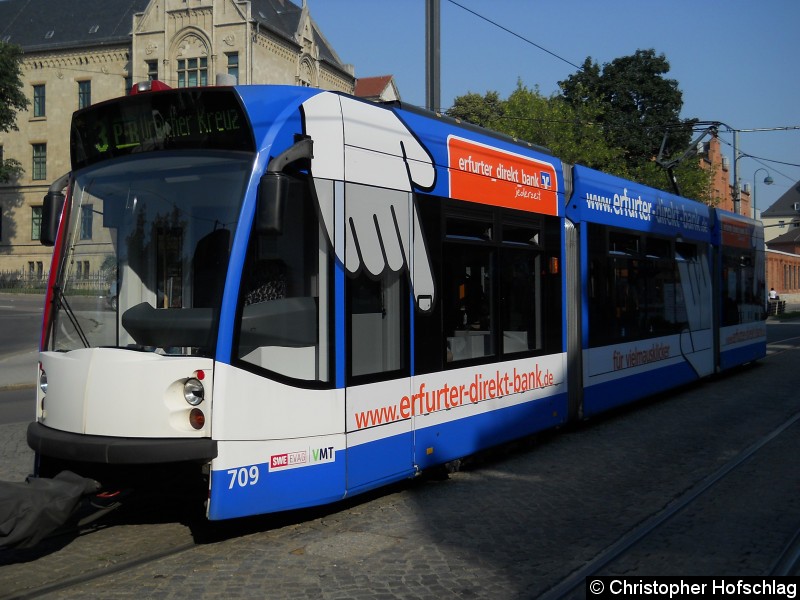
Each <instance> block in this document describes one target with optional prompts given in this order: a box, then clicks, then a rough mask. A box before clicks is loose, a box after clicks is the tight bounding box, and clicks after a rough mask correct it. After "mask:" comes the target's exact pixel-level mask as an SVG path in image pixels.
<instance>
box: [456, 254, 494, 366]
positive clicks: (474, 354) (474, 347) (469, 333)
mask: <svg viewBox="0 0 800 600" xmlns="http://www.w3.org/2000/svg"><path fill="white" fill-rule="evenodd" d="M493 255H494V252H493V250H492V248H487V247H479V246H472V245H462V244H447V245H446V247H445V250H444V294H445V298H444V300H445V303H446V304H445V331H446V332H447V334H446V335H447V360H448V362H451V361H452V362H458V361H462V360H468V359H473V358H483V357H485V356H491V355H493V354H495V347H494V331H495V328H496V325H495V323H494V322H493V318H492V313H493V311H492V304H493V300H494V298H493V291H494V290H493V287H494V281H493V279H494V268H493V264H492V263H493Z"/></svg>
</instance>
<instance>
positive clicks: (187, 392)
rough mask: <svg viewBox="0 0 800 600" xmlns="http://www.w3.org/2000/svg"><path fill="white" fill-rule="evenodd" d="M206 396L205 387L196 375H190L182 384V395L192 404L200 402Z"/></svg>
mask: <svg viewBox="0 0 800 600" xmlns="http://www.w3.org/2000/svg"><path fill="white" fill-rule="evenodd" d="M205 396H206V391H205V388H203V384H202V383H200V380H199V379H197V378H196V377H190V378H189V379H187V380H186V383H184V384H183V397H184V398H185V399H186V402H188V403H189V404H191V405H192V406H197V405H198V404H200V403H201V402H202V401H203V399H204V398H205Z"/></svg>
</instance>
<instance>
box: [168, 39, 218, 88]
mask: <svg viewBox="0 0 800 600" xmlns="http://www.w3.org/2000/svg"><path fill="white" fill-rule="evenodd" d="M179 39H180V41H179V42H178V44H177V46H176V47H175V51H174V56H175V62H174V63H173V64H174V65H175V78H176V81H177V85H178V87H179V88H181V87H197V86H204V85H208V82H209V67H210V65H209V60H208V57H209V55H210V52H209V49H210V48H209V42H208V40H207V39H205V36H204V35H203V34H202V33H201V32H195V31H191V32H188V33H186V34H185V35H184V36H183V37H181V38H179Z"/></svg>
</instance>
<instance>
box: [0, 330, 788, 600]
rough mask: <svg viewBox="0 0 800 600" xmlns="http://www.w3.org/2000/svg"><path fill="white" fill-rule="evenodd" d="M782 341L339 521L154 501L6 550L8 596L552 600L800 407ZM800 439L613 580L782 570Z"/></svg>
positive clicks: (769, 453)
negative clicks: (218, 516) (93, 527)
mask: <svg viewBox="0 0 800 600" xmlns="http://www.w3.org/2000/svg"><path fill="white" fill-rule="evenodd" d="M798 332H800V328H799V329H798ZM782 347H783V348H794V349H787V350H785V351H783V352H779V353H775V354H772V355H770V356H769V357H768V358H767V359H765V360H763V361H761V362H760V363H759V364H758V365H756V366H754V367H751V368H746V369H743V370H741V371H738V372H736V373H734V374H731V375H728V376H724V377H721V378H718V379H716V380H712V381H707V382H704V383H702V384H700V385H697V386H692V387H690V388H687V389H685V390H681V391H680V392H678V393H674V394H671V395H669V396H668V397H666V396H665V397H661V398H658V399H655V400H653V401H649V402H644V403H641V404H639V405H637V406H636V407H633V408H632V409H628V410H624V411H619V412H616V413H614V414H611V415H608V416H605V417H603V418H599V419H595V420H593V421H591V422H588V423H585V424H582V425H581V426H579V427H577V428H572V429H569V430H567V431H564V432H554V433H549V434H545V435H541V436H538V438H536V439H535V440H528V441H526V442H524V443H520V444H517V445H516V446H514V447H511V448H506V449H504V450H503V451H499V452H493V453H487V454H486V455H484V456H482V457H479V458H478V459H476V460H473V461H471V462H470V463H469V464H468V465H467V468H466V469H464V470H463V471H461V472H459V473H455V474H453V475H451V476H450V477H449V478H448V479H431V478H423V479H420V480H417V481H415V482H411V483H409V484H407V485H403V486H397V487H395V488H392V489H389V490H385V491H382V492H381V493H378V494H375V495H373V496H369V497H364V498H361V499H357V500H353V501H350V502H348V503H343V504H340V505H337V506H334V507H330V508H326V509H323V510H315V511H305V512H301V513H292V514H290V515H278V516H269V517H260V518H253V519H245V520H240V521H235V522H227V523H221V524H216V525H214V526H213V527H210V528H209V527H208V526H206V525H202V524H199V523H197V522H195V521H193V520H192V519H191V517H190V516H188V515H187V514H186V512H185V510H184V508H183V507H182V506H181V505H178V506H175V505H170V504H166V503H165V504H164V505H163V506H159V504H158V499H152V498H151V499H150V501H149V502H150V505H149V506H145V507H138V508H135V507H130V508H126V507H124V508H123V509H120V511H118V512H117V513H112V515H113V518H112V517H109V525H110V526H109V527H107V528H103V529H100V530H97V531H94V532H91V533H88V534H86V535H82V536H79V537H73V538H63V539H59V540H56V541H54V542H51V543H49V545H47V547H46V548H41V549H38V550H34V551H17V552H16V553H10V554H9V553H6V555H5V556H3V555H0V565H2V566H0V590H4V591H3V592H0V598H3V597H14V596H13V591H14V590H17V591H21V590H23V589H25V588H29V587H36V586H41V585H43V584H44V583H58V582H61V584H64V582H67V581H68V580H70V578H75V577H87V578H89V579H88V580H87V581H85V582H82V583H81V582H80V581H73V582H72V584H70V585H69V586H67V587H63V588H60V589H53V591H52V592H51V593H50V594H48V595H45V596H43V597H46V598H131V597H142V598H144V597H148V598H150V597H158V598H185V597H189V596H191V597H193V598H226V599H228V598H254V597H259V598H437V599H439V598H493V599H494V598H504V599H505V598H535V597H537V596H539V595H541V594H542V593H544V592H545V591H546V590H548V589H550V588H551V587H552V586H554V585H556V584H558V583H559V582H560V581H561V580H562V579H563V578H564V577H566V576H567V575H569V574H570V573H571V572H574V571H576V570H577V569H580V568H581V567H582V566H583V565H585V564H586V563H588V562H589V561H591V560H592V559H593V558H595V557H597V556H598V555H601V554H602V553H603V552H604V551H605V550H606V549H607V548H609V547H610V546H612V545H613V544H614V543H615V542H617V541H618V540H619V539H620V538H622V537H623V536H624V535H625V534H626V533H627V532H629V531H630V530H632V529H633V528H634V527H636V526H637V525H638V524H640V523H642V522H644V521H646V520H647V519H648V518H650V517H652V515H654V514H657V513H658V512H659V511H661V510H663V509H664V507H665V506H667V505H669V503H670V502H672V501H673V500H674V499H675V498H679V497H681V495H682V494H684V493H686V492H687V490H691V489H692V488H693V486H695V485H697V483H698V482H700V481H702V480H703V479H704V478H705V477H707V476H708V475H709V474H710V473H713V472H714V471H716V470H718V469H719V468H720V467H721V466H723V465H725V464H727V463H728V461H730V460H731V459H732V458H733V457H736V456H737V455H738V454H739V453H740V452H742V450H744V449H746V448H748V447H749V446H750V445H751V444H753V443H755V442H757V441H758V440H761V439H762V438H763V437H764V436H765V435H767V434H768V433H770V432H772V431H774V430H775V429H776V428H777V427H779V426H780V425H781V424H784V423H785V422H786V421H787V419H790V418H791V417H793V416H794V415H796V414H797V413H798V411H800V397H798V395H797V394H796V390H797V389H798V387H800V370H798V369H797V368H796V365H797V364H798V350H797V349H796V347H797V340H790V341H787V342H786V343H784V344H783V345H782ZM23 430H24V426H23V425H21V424H19V425H5V426H1V427H0V440H2V442H0V451H2V457H3V461H2V467H0V479H5V480H19V478H20V477H22V476H24V474H25V473H26V472H27V470H28V465H29V458H30V457H29V452H28V451H27V447H26V445H25V443H24V431H23ZM798 433H800V427H798V425H797V424H795V425H793V426H791V427H789V428H788V429H787V430H786V431H785V432H784V433H783V434H782V435H780V436H778V437H776V438H775V439H774V440H773V441H771V442H770V443H768V444H767V445H765V446H764V448H763V449H762V450H759V451H758V452H757V453H756V454H754V455H753V457H752V458H751V459H749V460H748V461H746V462H745V463H744V464H743V465H742V466H741V467H739V468H737V469H735V470H733V471H732V472H731V473H730V475H728V476H726V477H725V478H724V479H723V480H722V482H721V483H720V484H719V485H718V486H715V487H714V488H712V489H711V490H709V491H708V492H706V493H705V494H703V495H702V496H701V497H700V498H699V499H698V500H697V501H696V502H695V503H693V504H691V505H690V506H689V507H688V508H687V509H686V510H685V511H682V512H681V513H679V514H678V515H677V516H676V517H675V518H674V519H672V520H670V521H669V522H668V524H667V525H665V527H664V528H661V529H659V530H658V531H657V532H656V533H655V534H654V535H653V536H651V537H648V538H647V539H646V540H644V541H643V542H642V543H640V544H639V545H637V546H636V547H635V548H633V549H632V550H631V552H629V553H627V554H626V555H625V556H623V557H621V558H620V559H619V560H618V561H616V562H615V563H613V564H610V565H608V566H607V567H606V570H605V571H604V572H606V573H626V574H633V575H637V574H638V575H645V574H647V575H653V574H656V575H673V574H674V575H686V574H689V575H697V574H708V575H711V574H714V575H719V574H731V575H746V574H765V573H768V572H769V569H770V568H771V565H772V564H773V562H774V561H775V559H776V557H777V556H778V554H779V553H780V552H781V550H782V549H783V548H784V547H785V545H786V543H787V541H788V540H789V539H790V538H791V536H792V535H794V533H795V532H796V531H797V530H798V529H800V497H798V495H797V493H796V492H797V489H798V488H800V470H798V469H797V467H796V456H797V455H798V452H800V447H798V441H799V440H800V435H798ZM153 509H155V510H153ZM159 553H161V554H163V557H162V558H160V559H158V560H152V557H154V556H158V555H159ZM115 565H117V566H118V568H119V569H120V570H119V572H116V573H114V574H113V575H107V576H104V577H100V578H96V577H95V574H96V573H97V572H98V570H102V569H107V568H109V567H113V566H115ZM570 597H583V590H582V589H581V590H580V592H577V591H576V592H574V594H573V595H572V596H570Z"/></svg>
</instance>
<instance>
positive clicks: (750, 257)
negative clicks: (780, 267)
mask: <svg viewBox="0 0 800 600" xmlns="http://www.w3.org/2000/svg"><path fill="white" fill-rule="evenodd" d="M765 288H766V286H765V282H764V276H763V268H762V269H759V261H758V260H757V253H756V251H755V250H752V249H749V248H737V247H734V246H729V247H725V248H723V251H722V325H723V326H725V325H738V324H739V323H750V322H753V321H758V320H760V319H762V318H763V314H764V296H765Z"/></svg>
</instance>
